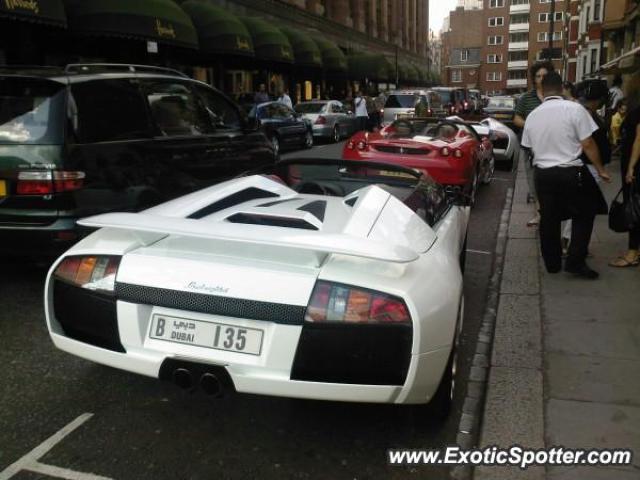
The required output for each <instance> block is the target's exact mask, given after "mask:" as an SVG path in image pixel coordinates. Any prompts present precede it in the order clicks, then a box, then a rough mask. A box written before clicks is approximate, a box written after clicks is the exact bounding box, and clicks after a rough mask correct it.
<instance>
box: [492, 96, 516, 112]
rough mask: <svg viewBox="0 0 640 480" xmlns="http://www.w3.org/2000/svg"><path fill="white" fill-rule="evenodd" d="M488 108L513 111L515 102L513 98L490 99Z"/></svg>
mask: <svg viewBox="0 0 640 480" xmlns="http://www.w3.org/2000/svg"><path fill="white" fill-rule="evenodd" d="M488 106H489V107H491V108H504V109H508V110H513V109H514V108H515V100H514V99H513V98H490V99H489V105H488Z"/></svg>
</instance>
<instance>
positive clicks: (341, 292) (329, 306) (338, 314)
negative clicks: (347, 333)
mask: <svg viewBox="0 0 640 480" xmlns="http://www.w3.org/2000/svg"><path fill="white" fill-rule="evenodd" d="M304 319H305V321H306V322H342V323H366V324H410V323H411V316H410V315H409V310H408V308H407V305H406V304H405V303H404V301H403V300H402V299H401V298H398V297H394V296H392V295H388V294H386V293H382V292H377V291H374V290H365V289H360V288H355V287H352V286H349V285H342V284H338V283H333V282H325V281H319V282H317V283H316V286H315V288H314V289H313V293H312V294H311V300H310V301H309V305H308V306H307V311H306V313H305V318H304Z"/></svg>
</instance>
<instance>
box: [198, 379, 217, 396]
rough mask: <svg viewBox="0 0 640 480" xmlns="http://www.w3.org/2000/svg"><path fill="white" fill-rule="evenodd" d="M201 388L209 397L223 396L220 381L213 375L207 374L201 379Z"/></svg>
mask: <svg viewBox="0 0 640 480" xmlns="http://www.w3.org/2000/svg"><path fill="white" fill-rule="evenodd" d="M200 388H202V391H203V392H204V393H206V394H207V395H212V396H215V397H220V396H222V387H221V385H220V381H219V380H218V377H216V376H215V375H214V374H213V373H205V374H203V375H202V376H201V377H200Z"/></svg>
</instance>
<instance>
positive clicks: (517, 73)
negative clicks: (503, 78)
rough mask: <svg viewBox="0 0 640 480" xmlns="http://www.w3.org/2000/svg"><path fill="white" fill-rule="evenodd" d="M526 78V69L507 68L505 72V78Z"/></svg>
mask: <svg viewBox="0 0 640 480" xmlns="http://www.w3.org/2000/svg"><path fill="white" fill-rule="evenodd" d="M526 79H527V71H526V70H509V72H508V73H507V80H526Z"/></svg>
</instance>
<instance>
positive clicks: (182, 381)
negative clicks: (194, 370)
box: [173, 368, 193, 390]
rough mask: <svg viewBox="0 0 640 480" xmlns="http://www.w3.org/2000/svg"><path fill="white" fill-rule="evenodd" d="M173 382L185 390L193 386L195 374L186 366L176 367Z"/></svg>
mask: <svg viewBox="0 0 640 480" xmlns="http://www.w3.org/2000/svg"><path fill="white" fill-rule="evenodd" d="M173 383H175V384H176V385H177V386H179V387H180V388H182V389H184V390H191V389H192V388H193V376H192V375H191V372H190V371H189V370H187V369H186V368H176V369H175V370H174V371H173Z"/></svg>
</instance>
